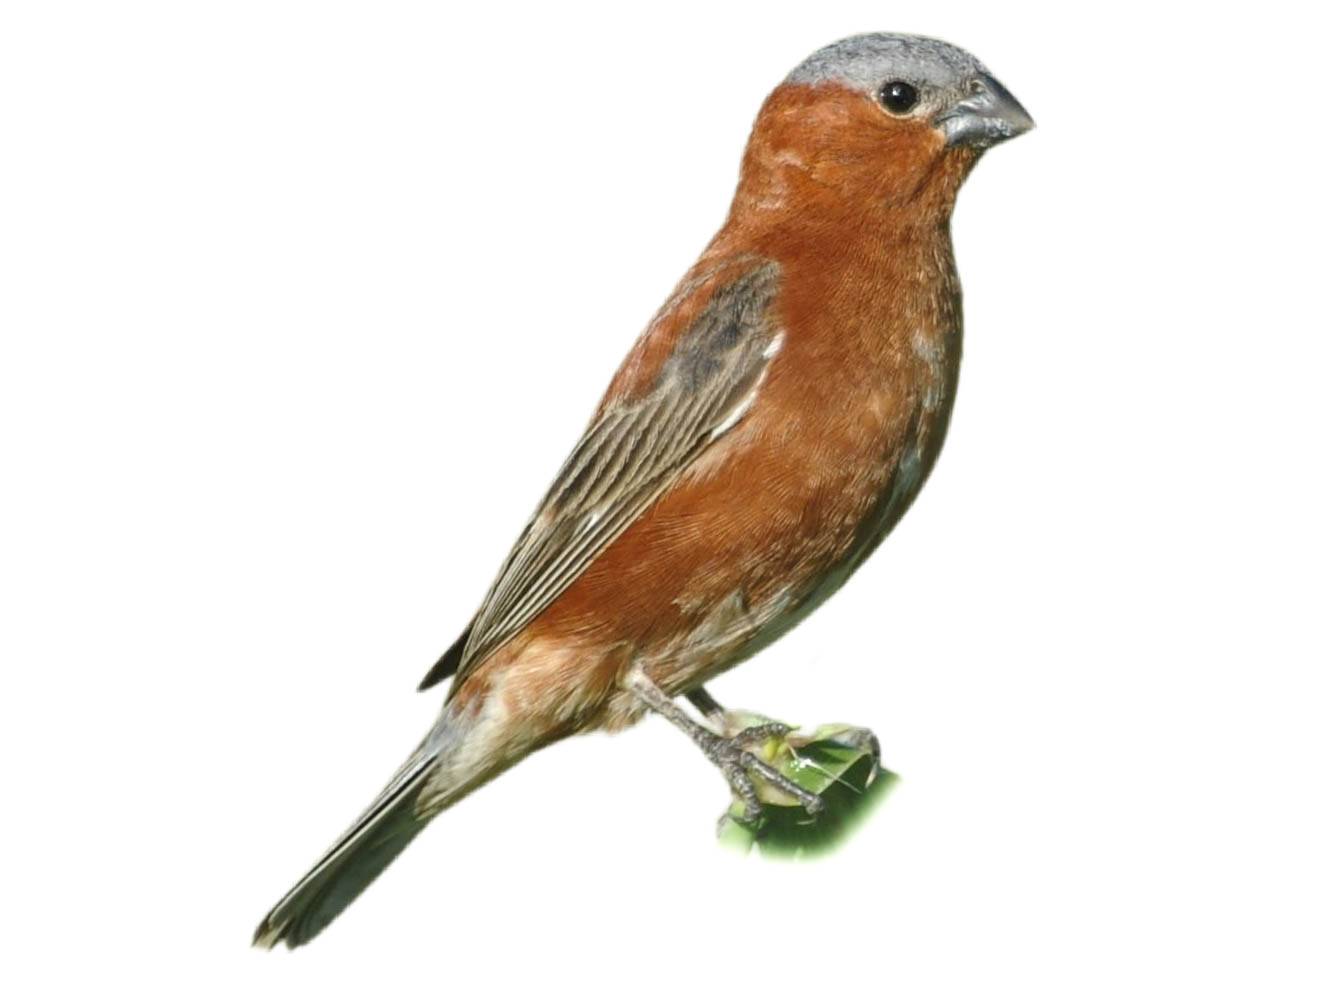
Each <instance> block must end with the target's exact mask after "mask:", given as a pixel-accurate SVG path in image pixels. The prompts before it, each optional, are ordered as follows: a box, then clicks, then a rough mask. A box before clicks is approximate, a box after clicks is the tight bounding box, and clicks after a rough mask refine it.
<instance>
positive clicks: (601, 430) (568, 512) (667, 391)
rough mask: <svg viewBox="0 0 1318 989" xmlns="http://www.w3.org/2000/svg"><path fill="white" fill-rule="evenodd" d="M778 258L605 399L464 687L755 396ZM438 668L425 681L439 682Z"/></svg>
mask: <svg viewBox="0 0 1318 989" xmlns="http://www.w3.org/2000/svg"><path fill="white" fill-rule="evenodd" d="M777 278H778V266H777V265H776V264H773V263H772V262H765V263H762V264H760V265H758V266H756V267H753V268H751V269H750V270H748V271H746V272H745V273H744V274H742V275H741V276H740V277H738V278H736V279H733V280H730V281H728V282H727V283H725V284H724V285H722V286H721V287H720V288H719V289H717V290H716V291H715V292H714V293H713V294H712V296H711V298H710V301H709V303H708V304H707V305H706V307H705V309H704V310H703V311H702V312H701V313H700V314H699V315H698V316H697V317H696V318H695V319H694V320H693V321H692V322H691V324H690V326H688V327H687V328H686V330H685V331H684V332H683V334H682V336H681V339H680V341H679V342H678V344H677V345H676V346H675V347H674V349H673V352H672V354H671V355H670V356H669V357H668V359H667V360H666V361H665V363H664V365H663V367H662V369H661V370H660V371H659V373H658V375H657V376H656V378H655V381H654V384H653V385H652V386H651V388H650V389H649V390H648V391H647V392H646V393H644V394H642V395H639V396H629V397H628V398H626V399H622V400H619V401H616V402H614V403H613V404H612V405H609V406H606V407H605V408H604V409H602V410H601V411H600V412H599V413H598V414H597V416H596V418H595V419H594V421H593V422H592V423H591V424H590V426H589V427H587V429H586V432H585V434H584V435H583V436H582V438H581V440H580V442H578V443H577V445H576V447H575V448H574V449H573V451H572V453H571V455H570V456H569V457H568V459H567V461H566V463H564V465H563V467H562V468H561V469H560V470H559V472H558V476H557V477H556V478H555V480H554V483H553V484H552V485H551V486H550V489H549V492H548V493H547V494H546V495H545V497H544V499H543V500H542V501H541V503H540V506H539V508H538V509H537V510H536V513H535V515H534V516H533V517H532V519H531V521H530V523H529V524H528V525H527V527H526V529H525V530H524V531H523V533H522V535H521V537H520V538H519V539H518V541H517V543H516V544H515V545H514V546H513V549H512V552H511V553H509V555H508V558H507V560H506V561H505V562H504V564H503V567H502V568H501V569H500V571H499V575H498V576H497V577H496V578H495V581H494V584H493V586H492V587H491V588H490V590H489V593H488V594H487V595H486V597H485V601H484V603H483V604H482V605H481V607H480V610H479V611H478V612H477V613H476V617H475V619H473V621H472V624H471V627H470V634H469V635H468V636H467V638H466V642H465V646H464V647H463V649H462V655H461V659H460V660H459V662H458V663H457V669H456V677H455V681H454V689H456V687H457V685H458V684H460V683H461V682H462V681H463V680H464V679H465V678H466V677H467V676H468V675H470V673H471V671H472V670H473V669H475V668H476V667H477V666H478V665H479V664H480V662H481V661H482V660H483V659H484V658H485V657H486V656H488V655H489V654H490V653H491V652H493V651H494V650H495V649H497V648H498V647H499V646H500V645H502V644H503V643H504V642H506V641H508V639H510V638H511V637H512V636H514V635H516V634H517V633H518V632H519V631H521V629H523V628H525V627H526V625H527V624H528V623H530V622H531V621H533V620H534V619H535V617H536V616H537V615H539V614H540V613H541V612H542V611H544V610H545V608H547V607H548V606H549V605H550V604H552V603H553V601H554V599H555V598H557V597H558V596H559V595H560V594H562V593H563V591H564V590H566V589H567V587H568V586H569V585H571V583H572V582H573V581H575V580H576V579H577V578H578V577H579V576H581V574H582V572H583V571H585V569H586V568H587V567H589V566H590V564H591V562H592V561H594V560H595V559H596V558H597V557H598V556H599V554H600V553H602V552H603V551H604V550H605V549H607V548H608V546H609V545H610V544H611V543H612V542H613V541H614V540H615V539H617V538H618V536H619V535H620V534H621V533H622V532H623V531H625V530H626V528H627V527H628V526H629V525H631V524H632V522H634V521H635V520H636V519H637V517H638V516H640V515H641V513H643V512H644V511H645V509H646V508H648V507H649V506H650V505H651V504H652V503H653V502H654V500H655V499H656V498H657V497H658V496H659V495H660V494H661V493H662V492H663V491H664V489H665V488H667V487H668V485H670V484H671V483H672V482H673V481H674V480H675V479H676V478H677V476H678V475H679V474H681V472H682V471H683V470H684V469H685V468H686V467H687V466H688V465H690V464H691V462H692V461H694V460H695V459H696V457H698V456H699V455H700V454H701V453H702V452H703V451H704V450H705V449H706V448H707V447H708V446H709V445H710V444H711V443H713V442H716V441H717V440H718V438H719V437H720V436H722V435H724V433H725V432H726V431H727V429H728V428H729V427H730V426H731V425H732V424H734V423H735V421H736V420H737V419H738V418H739V417H740V416H741V415H742V414H744V412H745V411H746V408H747V407H748V406H749V404H750V402H752V401H753V399H754V395H755V392H756V389H757V388H758V385H759V382H760V381H761V380H762V377H763V375H764V374H765V372H766V370H767V367H768V364H769V362H770V361H771V360H772V359H773V355H774V354H775V353H776V352H777V349H778V345H779V343H780V342H781V338H780V336H779V335H778V333H777V331H776V328H775V326H774V323H773V318H772V315H771V308H772V306H771V304H772V302H773V299H774V296H775V295H776V289H777ZM435 679H436V675H435V671H432V674H431V675H430V676H428V677H427V678H426V680H425V681H423V683H424V684H427V685H428V684H430V683H433V682H435Z"/></svg>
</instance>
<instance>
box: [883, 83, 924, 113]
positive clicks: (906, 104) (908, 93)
mask: <svg viewBox="0 0 1318 989" xmlns="http://www.w3.org/2000/svg"><path fill="white" fill-rule="evenodd" d="M879 102H880V103H882V104H883V108H884V109H885V110H887V111H888V112H889V113H896V114H903V113H910V112H911V107H913V106H915V104H916V103H918V102H920V91H919V90H918V89H916V88H915V87H914V86H912V85H911V84H910V83H909V82H902V80H900V79H894V80H893V81H892V82H886V83H884V84H883V88H882V89H880V90H879Z"/></svg>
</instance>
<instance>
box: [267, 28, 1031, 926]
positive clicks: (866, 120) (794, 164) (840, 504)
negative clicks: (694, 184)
mask: <svg viewBox="0 0 1318 989" xmlns="http://www.w3.org/2000/svg"><path fill="white" fill-rule="evenodd" d="M1033 126H1034V123H1033V120H1032V119H1031V118H1030V116H1029V114H1028V113H1026V111H1025V109H1024V108H1023V107H1022V106H1021V104H1020V103H1019V102H1018V101H1017V100H1016V98H1015V97H1014V96H1012V95H1011V93H1010V92H1009V91H1008V90H1007V89H1006V88H1005V87H1004V86H1003V85H1002V83H1000V82H999V81H998V80H997V78H995V77H994V76H993V75H992V74H991V73H990V72H989V71H988V70H987V69H986V68H985V67H984V65H983V64H982V63H981V62H980V61H979V60H978V59H976V58H975V57H974V56H972V55H971V54H969V53H968V52H966V51H964V50H962V49H961V48H958V47H956V46H954V45H951V44H949V43H946V42H943V41H939V40H936V39H933V38H928V37H922V36H916V35H905V34H887V33H878V34H863V35H857V36H854V37H850V38H845V39H843V40H841V41H837V42H835V43H833V44H830V45H827V46H825V47H823V48H821V49H819V50H818V51H815V52H814V53H813V54H811V55H810V56H808V57H807V58H806V59H805V60H804V61H803V62H801V63H800V64H799V65H797V66H796V67H795V68H794V69H793V70H792V71H791V72H790V73H789V74H788V75H787V76H786V77H785V79H784V80H783V81H782V82H781V84H779V85H778V86H777V87H776V88H774V89H773V90H772V92H771V93H770V94H769V96H768V97H767V99H766V100H765V102H764V103H763V105H762V106H761V108H760V110H759V113H758V115H757V117H756V119H755V122H754V125H753V127H752V130H751V134H750V137H749V140H748V142H747V146H746V150H745V152H744V155H743V157H742V160H741V168H740V174H739V177H738V181H737V185H736V189H735V192H734V195H733V200H732V204H731V207H730V209H729V212H728V215H727V217H726V220H725V221H724V223H723V225H722V226H721V228H719V229H718V231H717V233H716V234H715V235H714V237H713V239H712V240H711V241H710V242H709V244H708V246H707V247H706V248H705V249H704V251H703V253H701V254H700V256H699V258H698V260H697V261H696V262H695V264H694V265H693V266H692V267H691V269H690V270H689V271H688V273H687V274H686V275H685V276H684V277H683V278H682V279H681V281H680V282H679V283H678V284H677V286H676V288H675V289H674V290H673V292H672V294H671V296H670V297H669V298H668V299H667V301H666V302H664V304H663V305H662V306H661V308H660V309H659V310H658V312H657V313H656V315H655V316H654V318H653V319H652V320H651V322H650V323H649V324H648V326H647V327H646V328H645V330H644V331H643V333H642V334H641V336H640V338H639V339H638V340H637V341H636V343H635V344H634V346H633V348H632V350H631V351H630V353H629V354H628V356H627V357H626V358H625V359H624V361H623V363H622V365H621V367H620V368H619V369H618V371H617V373H616V374H615V376H614V377H613V379H612V382H611V383H610V384H609V386H608V388H607V390H606V392H605V394H604V397H603V399H602V400H601V401H600V403H599V405H598V407H597V408H596V410H595V412H594V414H593V416H592V417H591V419H590V421H589V423H588V425H587V426H586V428H585V431H584V433H583V435H582V436H581V438H580V440H579V442H578V443H577V445H576V446H575V447H574V448H573V449H572V451H571V453H570V454H569V456H568V457H567V460H566V461H565V462H564V464H563V466H562V468H561V469H560V470H559V472H558V474H557V476H556V477H555V478H554V479H553V481H552V483H551V484H550V487H549V490H548V492H547V493H546V494H545V495H544V497H543V499H542V500H541V502H540V503H539V506H538V508H537V509H536V510H535V512H534V514H533V516H532V518H531V520H530V522H529V523H528V524H527V526H526V528H525V529H524V531H523V532H522V534H521V536H520V537H519V538H518V539H517V540H516V542H515V543H514V545H513V548H512V550H511V552H510V553H509V554H508V556H507V559H506V560H505V561H504V563H503V565H502V567H501V569H500V570H499V571H498V574H497V576H496V578H495V580H494V582H493V584H492V585H491V587H490V588H489V591H488V593H487V594H486V596H485V598H484V600H483V602H482V603H481V605H480V607H479V609H478V610H477V612H476V614H475V616H474V618H472V620H471V622H470V623H469V624H468V625H467V627H466V629H465V631H463V632H462V634H461V635H460V636H459V637H458V639H457V641H456V642H454V644H453V645H452V647H451V648H449V649H448V650H447V651H446V652H445V653H444V654H443V655H442V656H441V658H440V659H439V661H438V662H437V663H436V664H435V665H434V667H433V668H432V669H431V670H430V672H429V673H427V674H426V676H425V678H424V679H423V680H422V681H421V685H420V688H421V689H422V690H424V689H427V688H430V687H433V686H435V685H436V684H438V683H440V682H442V681H443V680H446V679H448V678H451V679H452V683H451V686H450V687H449V689H448V693H447V696H446V698H445V700H444V703H443V706H442V708H441V710H440V713H439V715H438V717H437V720H436V721H435V723H434V725H433V727H432V728H431V729H430V730H429V732H428V733H427V734H426V735H425V737H424V738H423V739H422V741H421V743H420V744H419V745H418V746H417V747H416V749H415V750H414V751H413V752H412V754H411V755H410V757H409V758H408V759H407V760H406V761H405V762H404V763H403V765H402V766H401V767H400V768H399V769H398V771H397V772H396V773H395V774H394V776H393V778H392V779H391V780H390V781H389V783H388V785H386V786H385V787H384V789H383V791H382V792H381V793H380V794H379V796H378V797H377V798H376V799H375V801H374V802H373V803H371V805H370V806H369V807H368V808H367V809H366V811H365V812H364V813H362V815H361V816H360V817H359V818H358V819H357V820H356V821H355V822H354V823H353V824H352V826H351V827H350V828H349V829H348V830H347V831H346V832H345V833H344V834H343V835H342V837H340V838H339V839H338V841H336V842H335V843H334V844H333V845H332V846H331V847H330V849H329V850H328V851H327V852H326V853H325V854H324V855H323V856H322V857H321V858H320V860H319V861H318V862H316V864H315V865H314V866H313V867H312V868H311V870H310V871H309V872H308V873H307V874H306V875H305V876H304V877H303V878H302V879H301V880H300V881H299V882H298V883H297V884H296V885H295V886H293V888H292V889H291V890H290V891H289V892H288V893H287V894H286V895H285V896H284V897H283V898H282V899H281V900H279V901H278V903H277V904H276V905H275V906H274V908H273V909H272V910H271V911H270V912H269V914H267V915H266V917H265V918H264V919H263V920H262V921H261V923H260V925H259V927H258V928H257V930H256V934H255V938H254V943H255V944H256V945H259V946H263V947H273V946H274V945H276V944H278V943H280V942H283V943H284V944H286V945H287V946H288V947H289V948H295V947H297V946H299V945H302V944H305V943H306V942H308V941H310V940H311V939H312V938H314V937H316V936H317V935H318V934H319V933H320V932H321V931H322V930H323V929H324V928H325V927H326V925H328V924H329V923H330V922H331V921H332V920H334V918H335V917H337V916H338V915H339V914H340V913H341V912H342V911H343V910H344V909H345V908H346V907H347V906H348V905H349V904H350V903H352V902H353V901H354V900H355V899H356V898H357V896H358V895H359V894H360V893H361V892H362V891H363V890H364V889H365V888H366V887H367V886H368V885H369V884H370V883H371V882H372V881H373V880H374V879H375V878H376V877H377V876H378V875H379V874H380V873H381V872H382V871H383V870H384V869H385V868H386V867H387V866H388V865H389V864H390V863H391V862H392V861H393V860H394V859H395V857H396V856H397V855H398V854H399V853H400V852H401V851H402V850H403V849H404V848H405V847H406V846H407V845H408V844H409V843H410V842H411V841H412V840H413V838H415V837H416V836H417V834H419V833H420V831H421V830H422V829H423V828H424V827H425V826H426V825H427V824H428V823H429V822H430V821H432V820H433V819H434V818H435V816H436V815H438V814H439V813H440V812H441V811H442V810H444V809H445V808H447V807H450V806H452V805H453V804H454V803H455V802H456V801H458V800H460V799H461V798H462V797H463V796H465V795H466V794H469V793H470V792H471V791H472V790H473V789H475V788H476V787H478V786H481V785H482V784H484V783H486V782H487V781H489V780H490V779H492V778H494V777H495V776H497V775H499V774H500V773H502V772H504V771H505V770H507V769H509V768H510V767H512V766H514V765H515V764H517V763H518V762H519V761H520V760H522V759H523V758H525V757H526V756H527V755H529V754H530V753H532V752H534V751H536V750H537V749H540V748H542V747H544V746H546V745H548V744H550V743H552V742H554V741H557V740H560V739H562V738H565V737H568V736H571V735H575V734H578V733H582V732H587V731H595V730H605V731H618V730H620V729H623V728H626V727H628V726H630V725H632V724H634V723H636V722H637V721H638V720H640V719H641V718H642V717H643V716H645V715H646V714H647V713H655V714H658V715H660V716H662V717H664V718H665V719H667V720H669V721H671V722H673V724H675V725H676V726H677V727H678V728H679V729H680V730H681V731H682V732H684V733H685V734H686V735H688V736H689V737H690V738H691V739H692V740H694V741H695V742H696V743H697V745H698V746H699V748H700V749H701V750H702V751H703V752H704V753H705V755H706V756H708V757H709V758H710V759H711V760H712V761H713V762H714V763H715V764H716V765H717V766H718V768H719V769H720V770H721V771H722V772H723V774H724V775H725V777H726V778H727V780H728V782H729V784H730V786H731V788H732V790H733V791H734V792H735V793H737V794H738V795H740V796H741V797H742V799H743V801H744V806H745V807H746V812H747V817H748V818H753V817H754V816H755V815H756V814H758V813H759V811H760V804H759V801H758V799H757V798H756V792H757V790H756V783H755V779H758V780H759V781H760V785H764V786H768V787H770V788H777V789H780V790H783V791H785V792H786V794H787V795H788V796H790V797H794V798H796V799H798V800H799V801H800V802H801V803H802V805H803V806H805V807H806V809H807V810H809V811H811V812H817V811H818V810H819V803H818V798H817V797H816V796H815V795H814V794H811V793H808V792H804V791H800V790H799V788H797V789H793V787H794V786H795V784H793V783H792V782H791V781H790V780H788V779H786V778H785V777H783V776H782V775H781V774H778V773H776V772H775V770H773V769H772V768H771V767H769V766H768V765H767V764H765V763H763V762H761V761H759V760H758V759H757V758H756V757H755V756H754V754H753V753H752V752H751V745H750V744H749V743H751V742H753V741H757V740H760V739H763V738H764V737H765V736H766V735H770V734H773V733H775V732H779V733H781V732H785V731H786V730H787V728H786V726H784V725H780V724H777V723H769V724H768V725H767V726H766V725H761V726H759V727H758V728H756V729H746V730H744V731H742V732H738V733H733V732H732V731H731V730H730V729H729V728H728V727H727V725H726V724H725V723H724V722H723V721H722V720H721V718H720V714H721V712H722V710H723V709H722V708H721V706H720V705H719V704H718V702H717V701H715V700H714V698H713V697H711V696H710V694H709V692H708V690H707V689H706V687H705V684H706V683H707V682H708V681H709V680H710V679H711V678H713V677H715V676H716V675H718V674H719V673H722V672H724V671H725V670H727V669H729V668H730V667H732V666H734V665H735V664H737V663H740V662H741V661H743V660H745V659H747V658H748V657H750V656H752V655H754V654H755V653H757V652H759V651H761V650H762V649H764V648H765V647H766V646H767V645H769V644H770V643H772V642H774V641H775V640H777V639H778V638H780V637H781V636H782V635H783V634H784V633H786V632H787V631H788V630H790V629H791V628H793V627H794V626H795V625H797V624H798V623H799V622H801V621H802V620H803V619H804V618H805V617H806V616H807V615H809V614H810V613H811V612H813V611H814V610H815V609H816V608H817V607H818V606H819V605H820V604H821V603H823V602H824V601H825V600H826V599H827V598H828V597H829V596H830V595H831V594H832V593H833V592H834V591H836V590H837V589H838V588H839V587H840V586H841V585H842V584H843V583H844V582H845V581H846V580H847V579H848V578H849V577H850V576H851V575H852V573H854V572H855V570H856V569H857V568H858V567H859V566H860V564H861V563H862V562H864V561H865V560H866V558H867V557H868V556H869V555H870V554H871V553H872V552H873V551H874V549H875V548H876V547H877V546H878V544H879V543H880V542H881V541H882V540H883V538H884V537H885V536H886V535H887V534H888V533H889V532H890V531H891V530H892V528H893V526H894V525H895V524H896V523H897V522H898V520H899V519H900V518H901V517H902V515H903V514H904V513H905V512H906V510H907V508H908V507H909V506H910V504H911V502H912V500H913V499H914V498H915V496H916V494H917V493H918V492H919V490H920V488H921V486H922V485H923V484H924V482H925V479H926V478H927V477H928V476H929V472H930V469H931V468H932V466H933V464H934V461H935V459H936V458H937V457H938V454H939V451H940V449H941V448H942V446H943V440H944V437H945V435H946V433H947V429H948V422H949V416H950V413H951V409H952V401H953V396H954V393H955V391H956V385H957V377H958V368H959V364H960V357H961V350H962V305H961V290H960V283H959V281H958V277H957V273H956V267H955V264H954V260H953V253H952V243H951V234H950V219H951V215H952V210H953V206H954V204H955V201H956V197H957V192H958V190H959V189H960V187H961V185H962V182H963V181H964V180H965V178H966V176H967V175H968V174H969V172H970V171H971V169H972V168H973V167H974V165H975V163H976V162H977V161H978V160H979V159H980V157H981V156H982V155H983V153H984V152H985V150H987V149H988V148H990V147H992V146H994V145H996V144H999V143H1001V142H1003V141H1006V140H1008V139H1010V138H1013V137H1016V136H1018V135H1020V134H1023V133H1025V132H1026V131H1029V130H1030V129H1032V128H1033ZM683 697H686V698H688V699H689V700H690V702H691V703H692V704H693V705H694V707H695V709H696V715H697V716H692V715H690V714H688V713H686V711H685V709H684V708H683V707H682V706H681V704H680V703H679V702H680V699H681V698H683Z"/></svg>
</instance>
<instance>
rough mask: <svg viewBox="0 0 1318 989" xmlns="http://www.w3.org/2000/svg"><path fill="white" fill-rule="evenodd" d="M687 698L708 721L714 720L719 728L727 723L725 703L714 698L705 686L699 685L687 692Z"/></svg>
mask: <svg viewBox="0 0 1318 989" xmlns="http://www.w3.org/2000/svg"><path fill="white" fill-rule="evenodd" d="M686 699H687V700H689V701H690V702H691V703H692V705H693V706H694V707H695V709H696V710H697V711H699V712H700V713H701V714H702V715H704V717H705V720H706V721H712V722H713V723H714V724H715V725H717V726H718V727H719V728H724V727H726V725H727V721H726V717H725V716H726V714H727V712H726V711H724V710H723V705H722V704H720V703H719V702H718V701H716V700H714V698H713V697H711V696H710V695H709V691H708V690H706V689H705V688H704V687H697V688H696V689H695V690H688V691H687V692H686Z"/></svg>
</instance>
